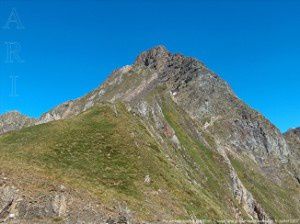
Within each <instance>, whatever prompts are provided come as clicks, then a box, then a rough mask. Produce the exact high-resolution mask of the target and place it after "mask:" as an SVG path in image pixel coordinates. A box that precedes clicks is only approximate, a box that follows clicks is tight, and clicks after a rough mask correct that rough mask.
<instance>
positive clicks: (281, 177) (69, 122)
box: [0, 46, 300, 223]
mask: <svg viewBox="0 0 300 224" xmlns="http://www.w3.org/2000/svg"><path fill="white" fill-rule="evenodd" d="M37 124H39V125H36V126H34V127H30V128H25V129H22V130H21V131H18V132H12V133H9V134H6V135H3V136H2V137H0V155H1V157H0V160H1V163H0V168H1V171H2V172H4V174H5V175H6V176H9V177H8V178H9V180H10V181H9V182H8V183H4V185H3V187H2V188H1V189H2V191H5V192H8V193H6V195H8V196H7V197H6V200H4V199H2V200H1V198H0V205H1V206H2V208H3V209H2V211H1V207H0V219H6V220H8V219H9V218H10V216H11V215H12V214H14V215H13V217H12V219H16V220H23V222H29V223H30V222H31V220H34V219H38V218H41V217H42V218H44V220H43V223H45V222H46V221H48V222H50V223H51V220H52V221H53V220H54V219H55V220H58V221H61V222H65V221H69V222H71V223H76V222H81V221H85V222H92V223H101V220H102V221H103V220H106V219H107V218H108V217H109V216H111V217H113V218H114V219H116V218H118V216H120V215H119V214H118V213H119V212H120V211H119V210H120V209H118V207H119V206H118V205H120V204H121V207H122V208H124V203H125V202H126V206H125V207H126V208H127V209H126V210H127V212H125V213H126V214H125V215H124V214H123V213H124V212H121V214H122V215H121V218H122V216H125V217H126V218H127V219H129V218H131V220H134V221H137V220H148V221H158V222H163V220H166V221H171V220H174V219H188V218H190V217H191V216H192V217H196V218H198V219H209V220H214V221H216V220H224V219H234V220H238V221H241V220H245V219H251V220H252V219H253V220H257V221H262V222H265V221H269V222H270V223H272V222H277V221H278V220H279V219H281V220H282V219H299V214H300V207H299V200H300V189H299V183H298V182H297V181H296V179H295V178H294V175H292V174H291V172H290V171H292V170H297V169H298V168H297V167H296V166H295V163H294V162H290V161H291V158H292V152H291V150H290V147H289V146H288V145H287V144H286V140H285V138H284V137H283V136H282V135H281V133H280V132H279V130H278V129H277V128H276V127H275V126H274V125H272V124H271V123H270V122H269V121H268V120H267V119H265V118H264V117H263V116H262V115H260V114H259V113H258V112H256V111H254V110H252V109H251V108H249V107H248V106H247V105H245V104H244V103H243V102H242V101H240V100H239V99H238V98H237V97H236V96H235V94H234V93H233V91H232V90H231V89H230V87H229V86H228V85H227V84H226V82H224V81H223V80H222V79H221V78H220V77H218V76H217V75H216V74H214V73H213V72H212V71H210V70H209V69H207V68H206V67H205V65H203V64H202V63H201V62H199V61H197V60H195V59H193V58H189V57H184V56H182V55H179V54H172V53H170V52H168V51H167V50H166V49H165V48H164V47H162V46H159V47H156V48H153V49H151V50H149V51H146V52H144V53H142V54H141V55H140V56H138V58H137V60H136V61H135V63H134V64H133V65H132V66H125V67H123V68H121V69H119V70H116V71H114V72H113V73H112V75H111V76H110V77H109V79H108V80H107V81H106V82H105V83H104V84H103V85H101V86H100V87H99V88H97V89H95V90H94V91H92V92H91V93H89V94H87V95H86V96H84V97H82V98H79V99H77V100H74V101H70V102H67V103H64V104H62V105H59V106H58V107H56V108H54V109H53V110H51V111H50V112H48V113H45V114H44V115H43V116H42V117H41V118H40V120H39V121H38V122H37ZM15 164H18V166H16V165H15ZM19 168H21V169H22V170H24V172H19V171H18V169H19ZM4 174H3V175H4ZM22 175H23V176H24V178H22V180H20V177H21V176H22ZM33 179H38V180H39V181H40V183H41V184H40V185H39V186H38V187H36V189H35V191H34V192H28V186H31V185H32V181H33ZM52 182H54V183H58V185H60V184H63V185H64V186H67V189H72V190H70V192H69V193H68V194H66V193H64V192H61V191H60V190H59V189H57V188H54V189H53V190H50V189H51V187H50V184H49V183H52ZM12 186H14V187H15V188H17V189H18V190H20V189H22V190H20V193H18V194H16V193H14V191H13V190H11V189H13V188H12ZM16 186H17V187H16ZM52 188H53V187H52ZM1 189H0V191H1ZM74 189H75V190H74ZM49 192H51V193H49ZM78 192H81V195H82V197H81V198H80V197H78ZM28 195H29V196H28ZM39 195H42V196H41V197H40V196H39ZM19 197H20V198H19ZM28 197H29V198H33V200H34V202H32V200H26V198H28ZM7 198H8V199H7ZM11 198H13V199H11ZM22 198H25V199H22ZM36 198H38V199H36ZM78 201H80V203H76V202H78ZM85 203H87V204H90V207H89V208H90V210H89V211H86V210H84V209H83V211H84V212H82V213H81V216H80V217H78V216H75V215H74V214H75V213H76V212H78V211H81V210H82V208H83V207H85V206H84V205H83V204H85ZM96 205H98V207H97V206H96ZM127 206H128V207H127ZM121 210H122V209H121ZM128 210H130V211H131V212H128ZM3 211H4V212H3ZM90 211H93V212H94V213H93V214H98V216H97V218H94V219H93V218H91V215H90V213H89V212H90ZM129 213H130V215H129ZM24 214H27V216H26V215H24ZM28 214H29V215H28ZM100 214H101V215H100ZM57 217H59V218H60V219H57ZM95 217H96V216H95ZM119 218H120V217H119ZM123 218H124V217H123ZM91 219H92V220H91ZM49 220H50V221H49Z"/></svg>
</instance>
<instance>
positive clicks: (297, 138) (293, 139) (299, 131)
mask: <svg viewBox="0 0 300 224" xmlns="http://www.w3.org/2000/svg"><path fill="white" fill-rule="evenodd" d="M284 137H285V139H286V141H287V143H288V145H289V147H290V150H291V155H290V157H289V158H290V161H291V163H292V169H293V172H294V175H295V178H296V179H297V180H298V182H299V184H300V128H295V129H290V130H288V131H287V132H286V133H284Z"/></svg>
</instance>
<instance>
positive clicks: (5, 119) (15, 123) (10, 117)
mask: <svg viewBox="0 0 300 224" xmlns="http://www.w3.org/2000/svg"><path fill="white" fill-rule="evenodd" d="M35 122H36V121H35V120H34V119H32V118H29V117H27V116H24V115H22V114H20V113H19V112H17V111H12V112H9V113H6V114H3V115H0V134H3V133H5V132H9V131H14V130H19V129H21V128H23V127H27V126H31V125H33V124H34V123H35Z"/></svg>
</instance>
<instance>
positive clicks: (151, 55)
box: [135, 45, 171, 67]
mask: <svg viewBox="0 0 300 224" xmlns="http://www.w3.org/2000/svg"><path fill="white" fill-rule="evenodd" d="M170 55H171V54H170V52H169V51H168V50H167V49H166V47H165V46H163V45H158V46H156V47H153V48H151V49H149V50H147V51H144V52H142V53H141V54H140V55H139V56H138V57H137V59H136V61H135V65H144V66H147V67H157V65H161V64H162V62H165V61H166V59H167V58H168V57H169V56H170Z"/></svg>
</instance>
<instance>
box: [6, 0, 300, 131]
mask: <svg viewBox="0 0 300 224" xmlns="http://www.w3.org/2000/svg"><path fill="white" fill-rule="evenodd" d="M298 2H299V1H298ZM298 2H297V1H296V0H294V1H292V0H290V1H289V0H285V1H283V0H282V1H279V0H272V1H271V0H260V1H259V0H257V1H255V0H253V1H250V0H247V1H246V0H239V1H238V0H236V1H234V0H230V1H229V0H224V1H218V0H212V1H208V0H203V1H201V0H199V1H191V0H186V1H179V0H173V1H171V0H166V1H158V0H139V1H133V0H131V1H113V0H111V1H109V0H102V1H101V0H98V1H96V0H94V1H92V0H82V1H79V0H77V1H71V0H65V1H58V0H57V1H53V0H52V1H37V0H36V1H35V0H23V1H8V0H7V1H4V0H0V112H1V113H3V112H6V111H9V110H19V111H21V112H22V113H25V114H28V115H30V116H34V117H37V116H39V115H40V114H41V113H43V112H45V111H47V110H49V109H51V108H52V107H54V106H56V105H57V104H59V103H62V102H64V101H66V100H69V99H74V98H77V97H80V96H82V95H83V94H85V93H87V92H88V91H90V90H91V89H93V88H95V87H97V86H98V85H99V84H100V83H101V82H103V81H104V80H105V79H106V78H107V76H108V75H109V74H110V72H111V71H112V70H114V69H116V68H118V67H120V66H123V65H126V64H131V63H132V62H133V61H134V60H135V57H136V56H137V55H138V54H139V53H140V52H141V51H143V50H145V49H148V48H151V47H153V46H155V45H158V44H163V45H165V46H166V47H167V48H168V49H169V50H170V51H173V52H180V53H183V54H185V55H188V56H193V57H196V58H198V59H200V60H201V61H203V62H204V63H205V64H206V65H207V66H208V67H210V68H211V69H212V70H214V71H215V72H217V73H218V74H219V75H220V76H221V77H222V78H223V79H225V80H226V81H227V82H228V83H229V84H230V86H231V87H232V88H233V89H234V91H235V92H236V94H237V95H238V96H239V97H240V98H241V99H242V100H244V101H245V102H246V103H247V104H249V105H250V106H251V107H253V108H255V109H256V110H258V111H260V112H261V113H263V114H264V115H265V116H266V117H267V118H268V119H270V120H271V121H272V122H273V123H274V124H275V125H277V126H278V127H279V128H280V129H281V130H282V131H285V130H286V129H288V128H290V127H295V126H300V101H299V98H300V88H299V84H300V13H299V12H300V3H298ZM12 8H15V9H16V12H17V14H18V16H19V18H20V20H21V21H22V23H23V25H24V27H25V29H21V30H18V29H15V28H14V27H13V25H14V24H11V25H12V27H11V29H1V27H3V26H4V25H5V23H6V21H7V19H8V17H9V15H10V13H11V11H12ZM7 42H17V43H19V44H20V47H21V51H20V56H21V57H22V60H23V61H24V62H23V63H17V62H15V63H5V60H6V55H7V52H6V50H7V49H6V48H7V44H5V43H7ZM11 76H13V77H14V76H17V77H18V78H17V81H16V94H17V96H16V95H15V94H12V95H11V93H12V88H13V87H12V79H11Z"/></svg>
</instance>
